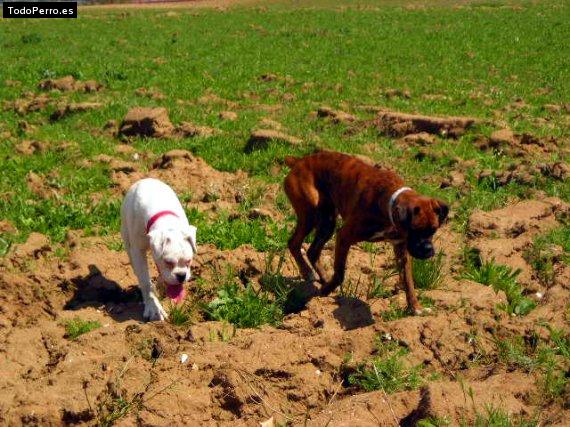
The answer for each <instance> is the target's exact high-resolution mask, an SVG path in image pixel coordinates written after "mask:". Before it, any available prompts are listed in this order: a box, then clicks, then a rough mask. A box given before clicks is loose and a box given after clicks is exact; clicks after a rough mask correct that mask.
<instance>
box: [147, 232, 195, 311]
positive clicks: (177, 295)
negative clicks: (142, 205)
mask: <svg viewBox="0 0 570 427" xmlns="http://www.w3.org/2000/svg"><path fill="white" fill-rule="evenodd" d="M148 237H149V241H150V249H151V252H152V257H153V258H154V262H156V266H157V267H158V270H159V273H160V276H161V277H162V279H163V280H164V282H165V283H166V293H167V295H168V296H169V297H170V298H171V299H173V300H176V301H178V300H180V299H182V298H183V287H182V285H183V283H184V282H186V281H187V280H189V279H190V278H191V277H192V273H191V271H190V265H191V263H192V259H193V258H194V255H195V254H196V227H194V226H192V225H190V226H189V227H188V228H185V229H183V230H182V231H181V230H174V229H167V230H164V229H160V228H159V229H156V230H152V231H150V232H149V233H148Z"/></svg>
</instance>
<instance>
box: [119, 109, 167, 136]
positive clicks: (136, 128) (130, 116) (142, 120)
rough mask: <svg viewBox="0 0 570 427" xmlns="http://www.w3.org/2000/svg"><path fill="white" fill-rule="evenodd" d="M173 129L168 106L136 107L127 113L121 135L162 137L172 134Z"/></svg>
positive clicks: (120, 130)
mask: <svg viewBox="0 0 570 427" xmlns="http://www.w3.org/2000/svg"><path fill="white" fill-rule="evenodd" d="M173 130H174V126H173V125H172V123H171V122H170V118H169V117H168V111H167V110H166V108H162V107H157V108H148V107H136V108H133V109H131V110H129V111H128V112H127V114H126V115H125V117H124V119H123V121H122V123H121V126H120V128H119V135H125V136H147V137H153V138H161V137H167V136H170V135H171V134H172V131H173Z"/></svg>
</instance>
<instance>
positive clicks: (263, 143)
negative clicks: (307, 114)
mask: <svg viewBox="0 0 570 427" xmlns="http://www.w3.org/2000/svg"><path fill="white" fill-rule="evenodd" d="M271 142H278V143H284V144H288V145H301V144H302V143H303V141H302V140H300V139H299V138H296V137H294V136H291V135H287V134H285V133H283V132H279V131H277V130H270V129H260V130H255V131H253V132H252V133H251V136H250V137H249V140H248V141H247V144H246V146H245V148H244V151H245V152H246V153H251V152H253V151H255V150H263V149H265V148H267V146H268V145H269V143H271Z"/></svg>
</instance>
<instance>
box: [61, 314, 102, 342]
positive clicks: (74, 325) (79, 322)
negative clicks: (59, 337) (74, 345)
mask: <svg viewBox="0 0 570 427" xmlns="http://www.w3.org/2000/svg"><path fill="white" fill-rule="evenodd" d="M64 326H65V338H67V339H69V340H76V339H77V338H79V337H80V336H81V335H83V334H86V333H88V332H91V331H93V330H95V329H97V328H100V327H101V323H100V322H98V321H96V320H83V319H81V318H79V317H75V318H73V319H70V320H67V321H65V324H64Z"/></svg>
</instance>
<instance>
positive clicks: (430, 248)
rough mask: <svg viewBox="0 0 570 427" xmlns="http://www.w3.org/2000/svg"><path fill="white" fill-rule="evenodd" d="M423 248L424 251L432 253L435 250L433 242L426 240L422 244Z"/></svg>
mask: <svg viewBox="0 0 570 427" xmlns="http://www.w3.org/2000/svg"><path fill="white" fill-rule="evenodd" d="M421 248H422V251H424V252H426V253H431V252H433V244H432V243H431V242H430V241H427V240H426V241H424V242H422V244H421Z"/></svg>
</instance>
